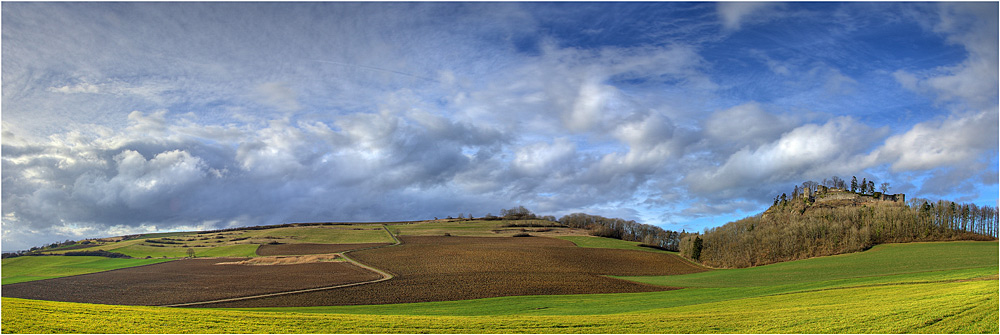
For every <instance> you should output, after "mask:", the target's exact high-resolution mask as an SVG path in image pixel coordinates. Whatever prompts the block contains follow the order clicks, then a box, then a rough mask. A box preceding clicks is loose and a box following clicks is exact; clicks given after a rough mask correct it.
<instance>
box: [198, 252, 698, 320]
mask: <svg viewBox="0 0 1000 335" xmlns="http://www.w3.org/2000/svg"><path fill="white" fill-rule="evenodd" d="M400 242H401V244H402V245H399V246H398V247H395V248H378V249H369V250H359V251H353V252H352V253H351V255H352V257H353V258H357V259H358V260H359V261H360V262H363V263H365V264H369V265H371V266H372V267H376V268H381V269H386V271H391V272H392V273H393V274H395V277H394V280H380V281H377V282H372V283H369V285H364V286H358V285H354V286H349V287H342V288H341V289H338V290H335V291H333V290H324V291H311V292H304V293H296V294H286V295H281V296H271V297H261V298H255V299H244V300H241V301H234V302H227V303H215V304H207V305H203V306H202V307H293V306H328V305H367V304H394V303H409V302H426V301H448V300H465V299H477V298H488V297H500V296H516V295H555V294H582V293H627V292H652V291H664V290H671V289H676V288H671V287H664V286H654V285H648V284H640V283H635V282H630V281H625V280H619V279H614V278H610V277H607V276H609V275H668V274H684V273H694V272H701V271H705V269H704V268H700V267H696V266H694V265H691V264H690V263H688V262H685V261H683V260H681V259H679V258H678V257H677V256H674V255H668V254H659V253H650V252H643V251H634V250H616V249H588V248H579V247H576V246H575V245H574V244H573V243H571V242H569V241H565V240H559V239H552V238H542V237H492V238H491V237H440V236H404V237H402V241H400ZM402 242H405V243H402Z"/></svg>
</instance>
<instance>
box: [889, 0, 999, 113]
mask: <svg viewBox="0 0 1000 335" xmlns="http://www.w3.org/2000/svg"><path fill="white" fill-rule="evenodd" d="M938 9H939V11H938V13H939V16H938V21H937V23H936V24H935V25H934V27H933V30H934V31H935V32H937V33H939V34H942V35H944V36H946V37H947V40H948V41H949V42H950V43H953V44H957V45H961V46H962V47H963V48H964V49H965V50H966V52H968V57H967V58H966V59H965V60H964V61H963V62H962V63H960V64H957V65H948V66H941V67H939V68H936V69H933V70H924V71H918V72H914V71H904V70H897V71H896V72H894V73H893V75H894V77H895V78H896V80H897V81H898V82H899V83H900V84H901V85H902V86H903V87H905V88H907V89H910V90H913V91H916V92H920V93H927V94H931V95H932V96H934V97H935V98H936V99H937V101H938V102H941V103H955V102H958V103H962V104H965V105H966V106H967V108H972V109H984V108H991V107H993V106H996V104H997V90H998V86H997V85H998V81H1000V80H998V78H1000V69H998V62H997V58H998V50H1000V45H998V39H997V29H998V23H997V22H998V17H997V15H996V4H991V3H975V4H970V3H942V4H940V5H939V6H938Z"/></svg>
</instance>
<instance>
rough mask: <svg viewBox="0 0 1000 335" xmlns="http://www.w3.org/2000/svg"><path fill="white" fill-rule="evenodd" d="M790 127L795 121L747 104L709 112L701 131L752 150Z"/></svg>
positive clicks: (753, 104) (752, 102)
mask: <svg viewBox="0 0 1000 335" xmlns="http://www.w3.org/2000/svg"><path fill="white" fill-rule="evenodd" d="M794 127H795V120H793V119H791V118H789V117H787V116H778V115H774V114H771V113H768V112H767V111H765V110H764V106H763V105H761V104H760V103H758V102H755V101H751V102H748V103H744V104H742V105H737V106H734V107H731V108H728V109H724V110H721V111H718V112H715V113H712V115H711V116H709V117H708V119H706V120H705V123H704V126H703V129H704V132H705V134H706V135H708V136H711V137H712V138H714V139H716V140H718V141H720V142H723V143H725V142H732V143H734V144H735V145H741V146H750V147H751V148H755V147H757V146H760V145H762V144H764V143H770V142H771V141H773V140H775V139H777V138H778V137H779V136H781V134H783V133H784V132H786V131H788V130H791V129H792V128H794Z"/></svg>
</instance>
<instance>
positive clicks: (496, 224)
mask: <svg viewBox="0 0 1000 335" xmlns="http://www.w3.org/2000/svg"><path fill="white" fill-rule="evenodd" d="M503 224H504V222H502V221H483V220H471V221H454V222H445V221H425V222H418V223H411V224H402V225H389V226H386V227H388V228H389V231H391V232H393V234H397V235H418V236H441V235H444V234H445V233H449V234H451V235H454V236H496V235H497V234H496V233H494V232H493V230H494V229H500V226H501V225H503Z"/></svg>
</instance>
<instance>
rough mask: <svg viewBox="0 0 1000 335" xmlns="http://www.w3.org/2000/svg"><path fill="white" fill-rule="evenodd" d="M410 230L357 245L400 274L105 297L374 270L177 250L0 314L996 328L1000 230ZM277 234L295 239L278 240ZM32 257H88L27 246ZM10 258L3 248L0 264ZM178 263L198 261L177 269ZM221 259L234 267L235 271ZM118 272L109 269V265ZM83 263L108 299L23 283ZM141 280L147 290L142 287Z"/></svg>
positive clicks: (323, 322)
mask: <svg viewBox="0 0 1000 335" xmlns="http://www.w3.org/2000/svg"><path fill="white" fill-rule="evenodd" d="M389 227H390V228H389V229H390V230H391V229H393V228H392V227H393V226H389ZM491 234H492V233H491ZM492 236H496V234H494V235H492ZM177 237H178V236H173V237H172V238H177ZM400 239H401V240H402V241H403V242H404V244H402V245H398V246H391V247H385V248H378V249H371V250H364V251H358V252H352V253H350V254H349V255H350V257H351V258H353V259H356V260H358V261H360V262H362V263H364V264H368V265H371V266H375V267H377V268H380V269H384V270H387V271H389V272H391V273H392V274H394V275H396V277H395V278H393V279H391V280H388V281H384V282H377V283H372V284H366V285H361V286H355V287H346V288H339V289H336V290H329V291H318V292H308V293H300V294H294V295H285V296H279V297H269V298H260V299H252V300H245V301H240V302H231V303H227V304H221V303H219V304H214V305H206V306H208V307H236V309H237V310H232V309H219V308H165V307H148V306H121V305H126V304H129V303H128V302H127V301H113V298H111V297H112V296H116V295H117V296H126V295H125V294H121V292H128V295H132V297H129V298H120V299H123V300H128V299H132V300H133V302H135V303H134V305H140V304H148V305H153V304H154V303H140V301H143V302H144V301H157V299H159V300H158V302H159V303H162V304H169V303H174V302H175V301H180V299H174V300H170V299H168V298H166V296H168V295H173V296H183V295H184V294H194V295H198V296H197V300H208V299H211V298H212V297H216V296H217V297H227V295H226V294H223V293H225V292H216V291H220V289H218V288H217V287H215V286H211V285H214V284H212V281H211V280H205V279H206V278H207V277H199V276H196V275H194V273H204V274H207V273H211V271H217V274H218V275H219V276H218V278H217V279H218V280H219V281H220V282H221V281H223V279H222V278H228V280H229V281H230V282H229V283H227V285H230V286H233V287H238V286H240V285H245V286H243V288H242V290H244V291H240V292H238V293H236V292H234V291H235V290H236V289H233V290H231V291H229V293H228V294H230V295H229V296H233V295H246V294H248V293H247V292H251V293H249V294H255V292H260V293H265V290H264V288H263V286H267V287H268V288H277V289H276V290H287V289H289V288H290V287H293V286H294V285H292V283H290V281H289V280H287V275H293V276H294V275H295V272H296V271H288V269H293V268H292V267H294V266H305V265H308V266H316V265H327V266H338V265H339V266H342V267H352V268H353V269H354V270H356V271H357V272H358V273H359V274H364V275H366V276H367V277H364V278H360V276H359V278H356V279H354V280H356V281H364V280H371V279H375V278H378V275H376V274H374V273H372V272H370V271H365V270H362V269H360V268H357V267H353V266H352V265H351V264H349V263H346V262H323V263H313V264H297V265H267V266H240V267H242V268H244V269H241V270H238V271H251V272H252V271H254V270H255V269H261V270H260V271H271V270H268V269H278V270H275V271H272V272H268V273H269V274H267V275H266V277H267V278H275V277H278V278H284V279H283V280H275V281H274V282H266V281H262V280H260V279H250V280H243V281H242V282H241V280H238V279H237V278H248V276H250V277H249V278H256V277H253V276H254V274H251V273H249V272H243V273H234V272H233V270H230V269H228V268H226V267H227V266H238V265H215V263H217V262H223V261H233V260H208V259H196V260H183V261H174V262H168V263H160V264H154V265H146V266H141V267H137V268H126V269H120V270H114V271H106V272H100V273H93V274H86V275H79V276H72V277H66V278H56V279H47V280H41V281H34V282H24V283H20V284H9V285H4V287H3V295H4V298H3V304H2V306H0V308H2V313H0V315H2V320H0V324H2V327H3V328H2V332H3V333H53V332H57V333H58V332H61V333H67V332H69V333H86V332H103V333H109V332H138V333H220V332H230V333H234V332H235V333H427V332H433V333H998V332H1000V327H998V321H997V320H998V310H1000V306H998V295H1000V292H998V283H997V276H998V272H1000V267H998V265H997V264H998V263H1000V259H998V251H1000V248H998V244H997V242H937V243H907V244H889V245H880V246H876V247H875V248H873V249H871V250H868V251H865V252H859V253H853V254H845V255H838V256H830V257H820V258H813V259H807V260H800V261H794V262H786V263H779V264H772V265H767V266H760V267H754V268H746V269H731V270H711V271H706V270H707V269H704V268H700V267H698V266H696V265H693V264H691V263H690V262H687V261H685V260H682V259H680V258H678V257H676V256H675V255H672V254H670V253H666V252H661V251H656V250H653V249H647V248H641V249H634V250H629V249H631V248H640V247H637V246H635V245H632V243H634V242H623V241H617V240H610V239H605V238H597V237H589V236H579V237H565V238H562V239H557V238H544V237H493V238H477V237H459V236H450V237H444V236H401V237H400ZM571 241H572V242H571ZM126 242H129V241H126ZM282 246H286V247H285V248H293V247H294V246H295V245H293V244H280V245H272V247H282ZM585 247H586V248H585ZM294 248H304V249H301V250H300V251H299V252H303V253H305V252H309V250H318V249H310V248H336V247H334V246H329V245H327V246H309V244H306V245H302V246H299V247H294ZM290 250H295V249H290ZM330 250H332V249H330ZM306 257H313V256H306ZM22 258H23V259H32V258H36V259H44V258H52V259H67V258H68V259H73V258H81V259H83V258H90V257H21V258H18V259H22ZM95 258H99V257H95ZM9 261H10V260H5V263H4V265H5V268H4V269H5V270H6V269H8V268H7V267H6V265H7V264H8V262H9ZM127 261H138V260H127ZM188 261H192V262H193V261H198V262H204V263H202V265H201V266H202V267H203V268H204V269H201V268H198V267H197V266H192V264H194V263H189V264H183V267H181V266H176V267H174V268H166V267H164V268H161V267H163V266H165V265H172V264H173V265H181V264H182V263H181V262H188ZM22 262H23V261H22ZM671 262H677V264H672V263H671ZM664 264H670V265H669V266H665V265H664ZM36 267H38V266H36ZM154 270H155V271H154ZM184 271H187V272H189V273H187V274H182V273H184ZM205 271H208V272H205ZM321 271H324V272H326V274H325V275H324V278H322V279H320V278H313V279H315V280H317V281H322V280H329V278H328V274H329V273H332V272H331V270H329V269H326V270H321ZM338 271H339V270H338ZM303 272H313V273H315V272H317V271H315V270H313V271H303ZM143 273H147V274H143ZM226 273H229V274H232V275H234V276H233V277H226V276H227V274H226ZM109 274H111V275H113V276H111V277H102V276H108V275H109ZM272 274H273V275H274V276H272ZM4 275H5V276H6V275H7V271H4ZM95 276H96V277H95ZM143 276H150V277H145V278H146V279H143V278H144V277H143ZM171 276H172V277H171ZM282 276H284V277H282ZM609 276H613V278H612V277H609ZM88 277H95V278H92V279H87V278H88ZM152 277H157V278H160V279H155V280H154V279H151V278H152ZM80 278H84V279H86V280H91V283H90V284H88V285H94V286H99V285H104V284H108V283H110V285H104V286H103V287H102V288H99V289H97V290H96V292H102V293H101V294H103V295H104V297H103V298H101V299H105V300H100V301H98V300H94V299H93V298H94V297H86V298H87V299H90V300H84V299H76V300H71V299H56V298H53V297H28V296H24V295H19V294H15V293H16V292H18V290H22V288H23V287H27V285H29V284H33V285H42V286H37V287H36V289H35V290H34V292H36V293H37V292H48V291H51V292H54V293H52V294H53V295H58V296H60V297H63V296H69V297H73V296H77V297H79V296H83V294H80V293H74V291H75V292H83V291H88V292H89V291H93V290H92V289H91V288H90V287H86V288H80V287H76V288H75V289H65V290H62V291H58V290H57V289H56V288H55V287H48V286H46V285H51V284H50V283H51V282H56V281H67V282H74V281H79V279H80ZM192 278H194V279H192ZM261 278H264V277H261ZM623 278H624V279H628V281H626V280H622V279H623ZM5 279H6V278H5ZM144 280H145V281H146V282H143V283H139V282H141V281H144ZM293 281H294V280H293ZM305 281H306V280H301V281H300V282H305ZM344 281H346V280H344ZM344 281H341V282H344ZM130 282H136V283H135V284H134V285H135V286H129V285H132V284H129V283H130ZM98 283H103V284H98ZM251 283H265V284H263V285H251ZM122 284H126V285H124V286H122ZM206 284H207V285H208V286H204V285H206ZM324 284H325V283H324ZM71 285H76V284H71ZM171 285H173V286H171ZM281 285H287V286H281ZM60 286H62V285H60ZM183 286H186V287H187V288H182V287H183ZM39 287H41V288H39ZM294 287H296V288H301V287H305V285H300V286H294ZM678 287H686V288H683V289H676V288H678ZM163 290H166V291H167V292H166V293H164V294H162V295H157V294H153V293H150V292H149V291H163ZM169 290H174V291H169ZM222 290H225V289H222ZM29 291H31V290H29ZM205 292H213V293H210V294H215V295H214V296H212V297H209V298H208V299H205V298H204V297H205V296H208V295H209V294H206V293H205ZM581 293H586V294H581ZM146 294H149V296H148V297H145V296H143V295H146ZM18 297H23V298H33V299H48V300H61V301H90V302H100V303H106V304H115V306H113V305H99V304H81V303H74V302H61V301H41V300H25V299H18ZM188 300H191V299H190V298H189V299H188ZM338 305H339V306H338ZM258 306H260V307H258ZM263 306H271V307H263ZM282 306H288V307H282ZM51 320H60V322H57V323H54V322H51Z"/></svg>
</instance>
